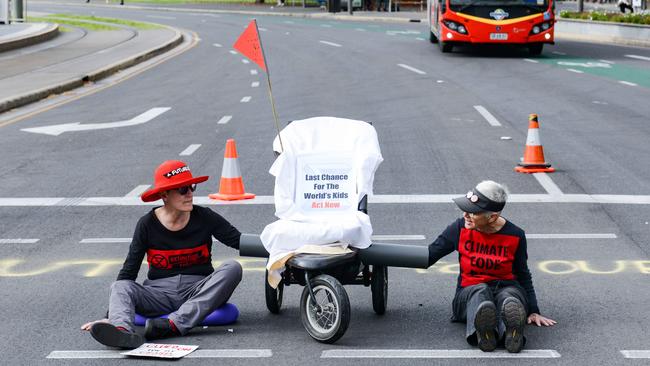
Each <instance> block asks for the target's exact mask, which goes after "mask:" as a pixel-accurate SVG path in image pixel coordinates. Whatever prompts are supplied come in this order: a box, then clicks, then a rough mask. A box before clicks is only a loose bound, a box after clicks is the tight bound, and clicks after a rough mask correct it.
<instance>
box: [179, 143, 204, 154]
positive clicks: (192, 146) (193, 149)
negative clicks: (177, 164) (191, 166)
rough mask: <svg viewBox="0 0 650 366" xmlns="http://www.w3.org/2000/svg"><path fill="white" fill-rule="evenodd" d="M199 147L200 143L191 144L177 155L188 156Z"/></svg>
mask: <svg viewBox="0 0 650 366" xmlns="http://www.w3.org/2000/svg"><path fill="white" fill-rule="evenodd" d="M199 147H201V144H192V145H190V146H188V147H187V149H185V150H183V151H182V152H181V153H180V154H178V155H180V156H190V155H192V154H194V152H195V151H196V150H198V149H199Z"/></svg>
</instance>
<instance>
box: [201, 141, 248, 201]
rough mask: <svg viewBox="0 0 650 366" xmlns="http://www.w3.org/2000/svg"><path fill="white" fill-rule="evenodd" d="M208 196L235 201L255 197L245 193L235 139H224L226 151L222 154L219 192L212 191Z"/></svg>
mask: <svg viewBox="0 0 650 366" xmlns="http://www.w3.org/2000/svg"><path fill="white" fill-rule="evenodd" d="M208 197H210V198H212V199H214V200H222V201H235V200H245V199H250V198H255V195H254V194H252V193H245V190H244V180H243V179H242V176H241V170H239V162H238V161H237V147H235V140H233V139H228V141H226V153H225V154H224V156H223V168H222V169H221V182H220V183H219V193H213V194H211V195H208Z"/></svg>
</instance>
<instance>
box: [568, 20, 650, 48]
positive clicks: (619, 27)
mask: <svg viewBox="0 0 650 366" xmlns="http://www.w3.org/2000/svg"><path fill="white" fill-rule="evenodd" d="M555 36H556V38H558V39H566V40H572V41H585V42H595V43H615V44H623V45H627V46H638V47H650V26H647V25H640V24H627V23H612V22H599V21H592V20H582V19H565V18H559V19H558V22H557V24H556V33H555Z"/></svg>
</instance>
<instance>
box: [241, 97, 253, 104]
mask: <svg viewBox="0 0 650 366" xmlns="http://www.w3.org/2000/svg"><path fill="white" fill-rule="evenodd" d="M250 101H251V97H250V96H246V97H243V98H241V100H240V101H239V102H240V103H248V102H250Z"/></svg>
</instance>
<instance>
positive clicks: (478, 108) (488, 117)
mask: <svg viewBox="0 0 650 366" xmlns="http://www.w3.org/2000/svg"><path fill="white" fill-rule="evenodd" d="M474 109H476V111H477V112H478V113H480V114H481V116H483V118H485V120H487V121H488V123H489V124H490V125H491V126H493V127H499V126H501V123H499V121H498V120H497V119H496V118H495V117H494V116H493V115H492V113H490V112H488V110H487V109H485V107H483V106H482V105H475V106H474Z"/></svg>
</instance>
